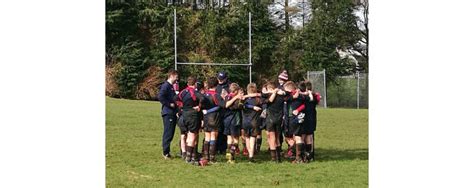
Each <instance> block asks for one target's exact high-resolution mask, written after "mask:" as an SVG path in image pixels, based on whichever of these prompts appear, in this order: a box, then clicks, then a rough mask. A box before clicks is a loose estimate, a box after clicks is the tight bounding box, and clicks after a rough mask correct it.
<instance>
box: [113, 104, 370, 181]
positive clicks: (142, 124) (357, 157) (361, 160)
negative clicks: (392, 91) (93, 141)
mask: <svg viewBox="0 0 474 188" xmlns="http://www.w3.org/2000/svg"><path fill="white" fill-rule="evenodd" d="M160 109H161V108H160V104H159V103H158V102H152V101H134V100H123V99H113V98H107V99H106V181H107V187H163V186H164V187H183V186H186V187H205V186H211V187H215V186H221V187H223V186H226V187H230V186H235V187H240V186H244V187H255V186H275V185H278V186H282V187H290V186H291V187H294V186H299V187H367V186H368V111H367V110H366V109H365V110H354V109H318V113H319V114H318V118H319V120H318V127H317V131H316V141H315V142H316V152H317V153H316V158H317V160H316V161H315V162H312V163H309V164H291V163H290V162H289V161H288V160H285V162H283V163H280V164H275V163H272V162H270V161H269V160H270V159H269V158H270V156H269V154H268V153H267V152H266V151H265V150H266V148H267V144H266V141H265V139H266V138H265V136H264V141H263V143H264V145H263V146H262V150H263V151H264V152H261V153H260V154H258V155H257V160H258V162H257V163H256V164H249V163H247V162H246V161H245V159H244V158H242V157H237V159H236V161H237V163H236V164H226V163H225V162H224V158H223V156H219V158H218V160H220V161H222V162H220V163H219V164H216V165H212V166H206V167H198V166H190V165H187V164H185V163H184V162H183V161H182V160H181V159H178V158H174V159H172V160H164V159H163V157H162V156H161V152H162V149H161V136H162V133H163V125H162V119H161V116H160ZM176 130H177V131H176V134H175V137H174V139H173V143H172V148H171V150H172V154H176V153H177V152H178V151H179V149H178V141H179V135H178V134H179V131H178V130H179V128H178V127H176ZM201 135H202V133H201ZM201 139H202V136H201ZM284 148H285V147H284Z"/></svg>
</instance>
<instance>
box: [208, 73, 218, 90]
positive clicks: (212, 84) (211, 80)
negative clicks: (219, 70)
mask: <svg viewBox="0 0 474 188" xmlns="http://www.w3.org/2000/svg"><path fill="white" fill-rule="evenodd" d="M217 83H218V82H217V78H216V77H215V76H213V77H210V78H208V79H207V87H208V88H214V87H216V86H217Z"/></svg>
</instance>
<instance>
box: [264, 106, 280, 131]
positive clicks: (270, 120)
mask: <svg viewBox="0 0 474 188" xmlns="http://www.w3.org/2000/svg"><path fill="white" fill-rule="evenodd" d="M267 113H268V115H267V118H265V124H266V129H267V131H269V132H281V123H282V118H281V114H278V113H272V112H270V111H267Z"/></svg>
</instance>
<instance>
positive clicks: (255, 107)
mask: <svg viewBox="0 0 474 188" xmlns="http://www.w3.org/2000/svg"><path fill="white" fill-rule="evenodd" d="M253 110H255V111H260V110H262V108H260V107H258V106H254V107H253Z"/></svg>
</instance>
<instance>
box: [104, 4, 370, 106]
mask: <svg viewBox="0 0 474 188" xmlns="http://www.w3.org/2000/svg"><path fill="white" fill-rule="evenodd" d="M286 1H288V0H286ZM199 2H200V3H201V4H199V6H198V1H192V0H191V1H169V0H164V1H163V0H161V1H152V0H149V1H133V0H130V1H129V0H107V1H106V83H107V85H106V95H108V96H112V97H121V98H131V99H152V98H153V97H154V95H155V93H156V89H157V88H156V87H157V85H159V84H160V83H161V82H162V81H163V80H164V79H165V76H166V72H167V71H168V70H169V69H173V68H174V36H173V30H174V17H173V12H174V9H176V11H177V23H178V24H177V37H178V41H177V46H178V48H177V49H178V51H177V54H178V62H197V63H205V62H206V63H213V62H214V63H248V58H249V56H248V55H249V49H248V47H249V46H248V45H249V42H248V13H249V12H251V13H252V59H251V60H252V64H253V67H252V72H253V74H252V77H253V78H254V79H253V80H255V82H257V84H260V83H262V82H263V81H264V80H266V79H270V81H271V80H274V79H276V77H277V75H278V73H279V72H280V71H281V70H283V69H286V70H287V71H288V73H289V76H290V79H292V80H303V79H304V78H305V75H306V71H309V70H311V71H312V70H323V69H325V70H326V73H327V81H328V82H331V81H333V80H334V78H335V77H336V76H338V75H347V74H351V73H353V72H355V71H356V70H362V71H366V72H367V71H368V59H367V57H368V56H367V49H366V48H363V45H362V47H361V42H360V41H368V28H367V29H365V30H364V29H361V28H360V27H358V25H357V24H358V23H359V22H360V21H361V20H360V19H359V18H358V17H357V16H355V15H354V10H355V9H356V8H358V7H360V6H361V4H360V3H356V2H354V1H353V0H312V1H310V3H311V11H312V18H311V19H310V21H309V22H308V23H305V24H304V27H302V28H293V27H291V26H290V24H289V19H288V14H291V12H290V9H289V8H288V7H287V8H285V10H284V11H285V14H284V15H285V16H284V18H282V19H285V24H284V25H282V26H278V25H276V24H275V23H274V22H273V21H272V20H271V18H270V15H269V12H268V5H269V4H270V3H272V1H264V0H261V1H235V0H234V1H225V2H224V1H217V0H216V1H213V0H207V1H206V0H205V1H199ZM218 2H219V4H218ZM286 5H287V3H286ZM292 11H294V10H292ZM297 11H298V10H297ZM362 21H364V20H362ZM341 50H342V51H351V50H352V51H357V52H362V53H358V54H357V55H355V57H356V59H357V61H358V64H356V63H354V60H353V59H351V58H348V57H344V56H340V55H339V53H338V51H341ZM220 70H225V71H227V72H228V73H229V76H230V78H231V80H232V81H233V82H237V83H239V84H242V85H245V84H247V82H248V69H247V67H241V66H232V67H230V66H219V67H211V66H195V65H185V66H183V65H178V71H179V72H180V75H191V74H193V75H196V76H197V77H198V78H200V79H203V80H204V79H205V78H207V77H209V76H213V75H216V73H217V72H218V71H220ZM181 80H184V79H181Z"/></svg>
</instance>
